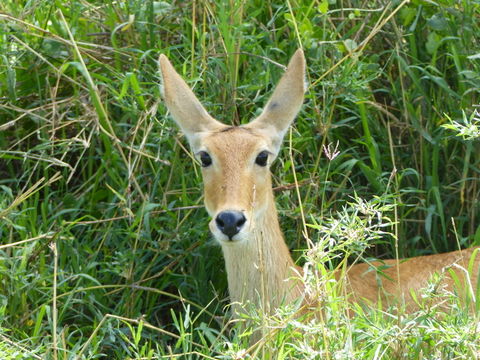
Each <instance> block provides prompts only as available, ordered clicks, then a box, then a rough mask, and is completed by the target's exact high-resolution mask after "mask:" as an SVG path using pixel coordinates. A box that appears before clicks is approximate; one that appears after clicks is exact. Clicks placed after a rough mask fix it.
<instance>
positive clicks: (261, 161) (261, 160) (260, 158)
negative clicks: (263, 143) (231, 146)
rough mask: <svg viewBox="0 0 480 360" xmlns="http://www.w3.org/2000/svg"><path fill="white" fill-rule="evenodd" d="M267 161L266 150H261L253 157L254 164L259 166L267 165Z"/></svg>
mask: <svg viewBox="0 0 480 360" xmlns="http://www.w3.org/2000/svg"><path fill="white" fill-rule="evenodd" d="M267 161H268V151H262V152H261V153H260V154H258V155H257V158H256V159H255V164H257V165H259V166H267Z"/></svg>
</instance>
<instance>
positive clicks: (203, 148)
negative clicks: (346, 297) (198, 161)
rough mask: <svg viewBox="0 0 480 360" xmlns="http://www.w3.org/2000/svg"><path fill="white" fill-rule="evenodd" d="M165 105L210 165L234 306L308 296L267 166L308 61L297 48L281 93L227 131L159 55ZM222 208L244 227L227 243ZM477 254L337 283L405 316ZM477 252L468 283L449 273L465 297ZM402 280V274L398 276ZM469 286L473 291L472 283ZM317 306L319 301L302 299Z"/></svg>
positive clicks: (209, 189)
mask: <svg viewBox="0 0 480 360" xmlns="http://www.w3.org/2000/svg"><path fill="white" fill-rule="evenodd" d="M160 69H161V72H162V78H163V85H164V98H165V103H166V105H167V107H168V109H169V110H170V112H171V113H172V115H173V118H174V119H175V121H176V122H177V123H178V125H179V126H180V128H181V129H182V130H183V131H184V132H185V134H186V135H187V138H188V140H189V142H190V145H191V147H192V150H193V152H194V153H195V154H196V155H197V156H199V154H200V153H201V152H206V153H208V154H209V155H210V157H211V159H212V164H211V165H210V166H208V167H205V168H203V169H202V173H203V179H204V184H205V185H204V186H205V189H204V190H205V206H206V209H207V211H208V213H209V214H210V215H211V216H212V221H211V222H210V230H211V231H212V233H213V235H214V236H215V238H216V239H217V240H218V242H219V243H220V244H221V245H222V250H223V254H224V258H225V266H226V269H227V276H228V286H229V292H230V297H231V301H232V303H234V304H237V305H236V309H237V310H238V309H239V307H238V306H239V305H238V304H245V303H248V302H250V303H252V304H253V305H255V306H258V307H261V308H262V309H264V310H265V311H267V312H270V311H271V310H272V309H275V308H276V307H278V306H279V305H280V304H281V303H282V302H284V303H290V302H292V301H294V300H297V299H299V298H301V297H302V296H303V293H304V291H303V290H304V289H303V284H302V283H301V281H299V280H298V277H299V276H298V275H299V274H300V269H299V268H298V267H296V266H295V264H294V262H293V260H292V258H291V256H290V253H289V250H288V248H287V246H286V244H285V241H284V238H283V234H282V231H281V229H280V225H279V222H278V216H277V210H276V207H275V201H274V196H273V192H272V184H271V176H270V172H269V165H270V163H271V162H272V161H273V160H274V159H275V157H276V155H277V154H278V151H279V147H280V145H281V141H282V138H283V136H284V134H285V132H286V131H287V129H288V127H289V126H290V124H291V122H292V121H293V120H294V118H295V116H296V114H297V112H298V111H299V109H300V107H301V104H302V102H303V94H304V76H305V75H304V72H305V59H304V56H303V52H302V51H301V50H298V51H297V52H296V53H295V55H294V56H293V57H292V60H291V61H290V64H289V66H288V68H287V71H286V72H285V74H284V76H283V77H282V79H281V80H280V82H279V85H278V86H277V87H276V89H275V91H274V93H273V95H272V97H271V98H270V100H269V102H268V103H267V105H266V107H265V109H264V111H263V112H262V114H261V115H260V116H259V117H258V118H257V119H255V120H254V121H252V122H250V123H249V124H248V125H244V126H240V127H229V126H226V125H224V124H221V123H220V122H218V121H216V120H214V119H213V118H212V117H211V116H210V115H208V113H207V112H206V111H205V109H204V108H203V107H202V105H201V104H200V102H199V101H198V100H197V99H196V97H195V95H194V94H193V92H192V91H191V90H190V89H189V87H188V86H187V85H186V83H185V82H184V81H183V80H182V79H181V77H180V76H179V75H178V74H177V73H176V72H175V70H174V69H173V67H172V66H171V64H170V62H169V61H168V59H167V58H166V57H165V56H163V55H162V56H161V57H160ZM262 151H268V152H269V154H270V156H269V160H268V166H265V167H262V166H259V165H257V164H256V163H255V159H256V157H257V155H258V154H259V153H260V152H262ZM225 210H234V211H237V212H241V213H242V214H244V216H245V218H246V223H245V225H244V226H243V228H242V229H241V231H240V232H239V233H238V234H237V235H235V236H234V237H233V238H232V239H228V238H226V236H225V235H224V234H222V232H221V231H220V230H219V229H218V226H217V225H216V223H215V218H216V216H217V215H218V214H219V213H220V212H222V211H225ZM473 252H474V249H467V250H463V251H456V252H451V253H447V254H438V255H431V256H422V257H416V258H413V259H409V260H401V261H397V260H386V261H384V262H375V263H373V264H370V265H369V264H357V265H354V266H351V267H349V268H348V269H346V271H339V270H337V272H336V274H335V276H336V277H337V278H340V277H345V280H346V281H345V284H346V285H345V286H346V291H347V293H348V294H350V300H351V301H363V302H367V303H372V304H375V303H377V301H379V300H380V301H382V304H385V305H388V304H393V303H395V302H397V301H398V300H400V302H401V303H404V304H405V305H406V307H407V310H409V309H414V308H415V302H414V299H413V298H412V296H411V292H412V291H414V292H417V291H418V290H420V289H422V288H424V287H425V286H426V285H427V284H428V280H429V279H430V277H431V275H432V274H433V273H441V272H442V271H443V270H444V269H445V268H447V267H452V265H453V264H458V265H459V266H461V267H462V268H463V269H467V268H468V261H469V259H470V257H471V256H472V254H473ZM380 265H382V266H384V265H387V269H384V270H383V273H384V274H385V276H382V275H379V274H377V272H376V271H372V269H371V267H372V266H380ZM479 265H480V254H478V255H477V256H476V257H475V263H474V267H473V269H474V270H473V272H472V274H470V276H471V279H467V277H466V276H465V275H466V273H465V271H463V270H462V269H461V268H459V267H457V266H453V267H452V271H454V272H455V274H457V276H459V277H460V279H461V281H460V282H461V284H462V285H461V287H462V288H461V289H458V291H460V292H471V290H472V289H475V288H476V285H477V279H478V269H479ZM398 274H399V276H398ZM466 280H470V284H471V287H469V285H468V281H466ZM443 284H444V285H445V286H446V287H447V288H448V290H453V280H452V277H451V276H450V275H449V272H448V271H447V272H445V274H444V280H443ZM305 301H307V302H310V303H311V302H316V301H315V299H305Z"/></svg>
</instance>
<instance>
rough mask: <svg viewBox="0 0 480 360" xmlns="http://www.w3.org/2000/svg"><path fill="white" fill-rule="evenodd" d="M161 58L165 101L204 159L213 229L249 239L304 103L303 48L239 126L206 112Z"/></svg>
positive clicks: (224, 240)
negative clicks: (250, 116) (260, 104)
mask: <svg viewBox="0 0 480 360" xmlns="http://www.w3.org/2000/svg"><path fill="white" fill-rule="evenodd" d="M159 62H160V71H161V76H162V80H163V95H164V100H165V104H166V106H167V108H168V110H169V111H170V113H171V115H172V117H173V118H174V120H175V122H176V123H177V124H178V126H179V127H180V128H181V130H182V131H183V133H184V134H185V135H186V137H187V139H188V142H189V144H190V147H191V149H192V151H193V153H194V155H195V157H196V158H197V159H198V160H199V162H200V163H201V165H202V175H203V180H204V193H205V207H206V209H207V211H208V213H209V214H210V216H211V217H212V220H211V222H210V224H209V227H210V230H211V232H212V233H213V235H214V237H215V239H216V240H217V241H218V242H219V243H220V244H222V245H223V246H235V244H238V243H245V242H248V241H249V240H250V239H252V237H253V232H254V230H255V227H256V224H257V223H258V222H259V221H261V220H262V219H265V218H266V217H265V215H266V213H267V212H268V211H269V206H274V203H273V195H272V186H271V176H270V171H269V167H270V164H271V163H272V161H273V160H274V159H275V158H276V156H277V154H278V152H279V149H280V145H281V142H282V139H283V137H284V135H285V133H286V131H287V129H288V127H289V126H290V124H291V123H292V122H293V120H294V118H295V116H296V115H297V113H298V111H299V110H300V107H301V105H302V103H303V97H304V91H305V85H304V81H305V78H304V77H305V59H304V56H303V52H302V51H301V50H297V51H296V53H295V54H294V55H293V57H292V59H291V60H290V63H289V65H288V67H287V70H286V72H285V73H284V75H283V76H282V78H281V80H280V82H279V84H278V85H277V87H276V88H275V90H274V92H273V95H272V96H271V98H270V100H269V101H268V103H267V105H266V106H265V108H264V110H263V112H262V113H261V115H260V116H259V117H258V118H256V119H254V120H253V121H251V122H250V123H249V124H246V125H242V126H235V127H232V126H227V125H225V124H222V123H220V122H219V121H217V120H215V119H214V118H213V117H211V116H210V115H209V114H208V113H207V111H206V110H205V109H204V107H203V106H202V105H201V103H200V101H199V100H198V99H197V98H196V97H195V95H194V94H193V92H192V90H191V89H190V88H189V87H188V85H187V84H186V83H185V81H184V80H183V79H182V78H181V77H180V75H179V74H178V73H177V72H176V71H175V69H174V68H173V66H172V65H171V64H170V62H169V60H168V59H167V57H166V56H165V55H160V60H159ZM273 209H274V208H273ZM273 211H274V212H275V210H273ZM274 216H275V219H276V213H275V215H274Z"/></svg>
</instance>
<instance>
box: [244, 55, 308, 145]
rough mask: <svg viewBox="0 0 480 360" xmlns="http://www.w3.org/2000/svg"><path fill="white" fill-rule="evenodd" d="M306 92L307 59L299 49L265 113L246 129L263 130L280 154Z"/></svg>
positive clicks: (269, 101)
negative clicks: (281, 146) (284, 138)
mask: <svg viewBox="0 0 480 360" xmlns="http://www.w3.org/2000/svg"><path fill="white" fill-rule="evenodd" d="M305 90H306V88H305V57H304V55H303V51H302V50H301V49H298V50H297V51H296V52H295V54H294V55H293V56H292V58H291V60H290V63H289V64H288V67H287V70H286V72H285V74H283V76H282V78H281V79H280V82H279V83H278V85H277V87H276V88H275V91H274V92H273V95H272V96H271V97H270V100H268V103H267V105H266V106H265V108H264V109H263V112H262V113H261V114H260V116H259V117H258V118H256V119H255V120H253V121H252V122H250V123H249V124H247V125H245V127H247V128H254V129H258V130H263V131H264V132H265V133H266V134H267V135H268V136H270V137H271V139H272V143H273V145H274V147H275V152H276V153H278V150H279V149H280V145H281V143H282V140H283V137H284V135H285V133H286V132H287V130H288V127H289V126H290V124H291V123H292V122H293V120H294V119H295V116H297V113H298V112H299V111H300V108H301V107H302V104H303V98H304V94H305Z"/></svg>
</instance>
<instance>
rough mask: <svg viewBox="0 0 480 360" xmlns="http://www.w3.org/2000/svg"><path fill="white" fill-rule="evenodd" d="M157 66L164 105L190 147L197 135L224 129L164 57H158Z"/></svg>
mask: <svg viewBox="0 0 480 360" xmlns="http://www.w3.org/2000/svg"><path fill="white" fill-rule="evenodd" d="M159 64H160V74H161V78H162V85H163V91H162V92H163V98H164V100H165V104H166V105H167V108H168V110H169V111H170V113H171V114H172V117H173V119H174V120H175V122H176V123H177V124H178V126H180V129H182V131H183V133H184V134H185V135H186V136H187V139H188V142H189V143H190V146H192V147H193V146H194V143H195V138H196V136H197V135H198V134H199V133H202V132H208V131H213V130H216V129H219V128H220V129H221V128H223V127H225V125H223V124H222V123H220V122H218V121H217V120H215V119H214V118H212V117H211V116H210V115H209V114H208V113H207V111H206V110H205V109H204V107H203V106H202V104H201V103H200V101H198V99H197V98H196V96H195V95H194V94H193V92H192V90H191V89H190V88H189V87H188V85H187V84H186V83H185V81H184V80H183V79H182V78H181V77H180V75H178V73H177V72H176V71H175V69H174V68H173V66H172V64H170V61H168V58H167V57H166V56H165V55H163V54H162V55H160V59H159Z"/></svg>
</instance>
